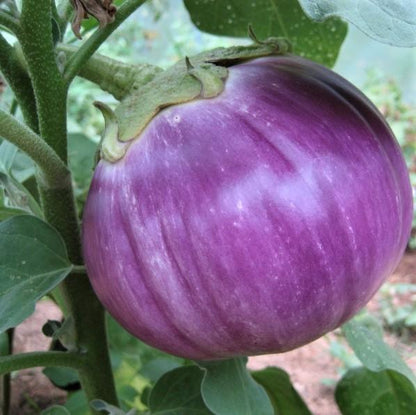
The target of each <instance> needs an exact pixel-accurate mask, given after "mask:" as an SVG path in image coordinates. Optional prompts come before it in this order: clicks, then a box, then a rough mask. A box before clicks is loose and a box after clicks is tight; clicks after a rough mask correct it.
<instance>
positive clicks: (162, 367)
mask: <svg viewBox="0 0 416 415" xmlns="http://www.w3.org/2000/svg"><path fill="white" fill-rule="evenodd" d="M179 366H180V362H179V360H177V359H172V358H171V357H163V356H161V357H157V358H156V359H153V360H150V361H149V362H147V363H146V364H145V365H143V367H142V368H141V369H140V374H141V375H142V376H144V377H145V378H147V379H149V380H150V381H151V382H156V381H157V380H158V379H159V378H160V377H161V376H162V375H164V374H165V373H167V372H169V371H171V370H173V369H176V368H177V367H179Z"/></svg>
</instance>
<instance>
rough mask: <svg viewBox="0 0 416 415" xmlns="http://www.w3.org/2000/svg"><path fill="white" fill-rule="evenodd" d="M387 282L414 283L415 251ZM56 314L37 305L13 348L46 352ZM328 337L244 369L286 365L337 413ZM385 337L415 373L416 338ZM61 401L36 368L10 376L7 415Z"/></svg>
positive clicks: (299, 385) (334, 362) (298, 384)
mask: <svg viewBox="0 0 416 415" xmlns="http://www.w3.org/2000/svg"><path fill="white" fill-rule="evenodd" d="M389 281H390V282H405V283H412V284H416V254H406V255H405V256H404V258H403V260H402V262H401V263H400V265H399V267H398V269H397V270H396V272H395V273H394V274H393V275H392V277H391V278H390V279H389ZM398 301H416V298H414V297H411V296H408V297H406V298H404V299H403V298H401V299H399V300H398ZM370 307H371V309H372V310H375V311H377V309H378V307H379V295H377V296H376V297H375V298H374V299H373V300H372V302H371V304H370ZM59 317H60V311H59V309H57V307H56V306H55V305H54V304H53V303H51V302H49V301H41V302H40V303H38V305H37V307H36V311H35V313H34V314H33V315H32V316H31V317H29V318H28V319H27V320H26V321H25V322H23V323H22V324H21V325H20V326H19V327H18V328H17V329H16V334H15V351H16V352H28V351H34V350H47V349H48V346H49V339H48V338H46V337H45V336H43V334H42V333H41V328H42V325H43V324H44V323H45V322H46V320H48V319H52V320H57V319H59ZM333 341H340V340H339V336H338V334H337V332H334V333H330V334H328V335H327V336H324V337H322V338H321V339H318V340H316V341H315V342H313V343H310V344H309V345H307V346H304V347H302V348H299V349H297V350H294V351H292V352H288V353H284V354H278V355H265V356H257V357H252V358H250V360H249V367H250V368H251V369H261V368H263V367H267V366H279V367H281V368H283V369H285V370H286V371H287V372H288V373H289V375H290V377H291V379H292V382H293V384H294V386H295V388H296V389H297V391H298V392H299V393H300V394H301V395H302V397H303V398H304V399H305V401H306V402H307V404H308V406H309V407H310V409H311V411H312V412H313V413H314V414H315V415H340V412H339V410H338V409H337V406H336V403H335V400H334V388H335V386H334V385H335V383H336V381H337V380H338V379H339V378H340V370H341V368H342V362H341V361H340V360H339V359H338V358H336V357H334V356H333V355H332V354H331V352H330V343H331V342H333ZM387 341H388V342H389V343H391V344H394V345H395V346H396V347H397V348H398V349H399V350H401V352H402V354H403V356H404V358H405V360H406V361H407V363H408V364H409V366H410V367H411V368H412V369H413V370H414V371H415V372H416V346H415V342H413V346H411V345H409V344H406V343H404V342H402V341H401V339H399V338H398V337H396V336H394V335H391V334H389V335H387ZM64 401H65V392H63V391H61V390H59V389H57V388H55V387H54V386H53V385H52V384H51V383H50V382H49V380H48V379H47V378H46V377H45V376H44V375H43V374H42V370H41V369H38V368H37V369H28V370H22V371H20V372H18V373H15V374H13V377H12V411H11V415H34V414H38V413H39V411H40V409H43V408H46V407H48V406H50V405H52V404H59V403H63V402H64ZM236 415H237V414H236Z"/></svg>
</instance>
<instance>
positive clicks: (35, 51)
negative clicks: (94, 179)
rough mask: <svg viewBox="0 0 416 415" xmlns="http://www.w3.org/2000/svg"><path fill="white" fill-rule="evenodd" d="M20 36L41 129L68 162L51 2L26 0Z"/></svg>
mask: <svg viewBox="0 0 416 415" xmlns="http://www.w3.org/2000/svg"><path fill="white" fill-rule="evenodd" d="M20 27H21V30H20V32H19V35H18V38H19V40H20V45H21V47H22V50H23V53H24V57H25V59H26V62H27V65H28V70H29V74H30V77H31V80H32V84H33V89H34V92H35V96H36V106H37V111H38V116H39V132H40V134H41V136H42V137H43V139H44V140H45V141H46V142H47V143H48V144H49V145H50V146H51V147H52V148H53V149H54V150H55V151H56V153H57V154H58V155H59V157H60V158H61V159H62V160H63V161H64V162H65V163H66V161H67V142H66V94H67V88H66V85H65V83H64V81H63V79H62V75H61V73H60V72H59V69H58V65H57V62H56V57H55V50H54V44H53V38H52V13H51V2H50V1H46V0H42V1H39V0H24V1H23V4H22V14H21V18H20Z"/></svg>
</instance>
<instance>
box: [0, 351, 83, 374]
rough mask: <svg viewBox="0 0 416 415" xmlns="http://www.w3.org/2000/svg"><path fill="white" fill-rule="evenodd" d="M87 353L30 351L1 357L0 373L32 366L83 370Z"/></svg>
mask: <svg viewBox="0 0 416 415" xmlns="http://www.w3.org/2000/svg"><path fill="white" fill-rule="evenodd" d="M87 363H88V362H87V359H86V356H85V355H82V354H80V353H75V352H53V351H48V352H30V353H20V354H15V355H8V356H1V357H0V375H4V374H5V373H10V372H12V371H15V370H21V369H28V368H31V367H70V368H72V369H77V370H81V371H82V370H83V369H85V368H86V367H87Z"/></svg>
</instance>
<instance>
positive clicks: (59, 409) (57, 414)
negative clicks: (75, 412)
mask: <svg viewBox="0 0 416 415" xmlns="http://www.w3.org/2000/svg"><path fill="white" fill-rule="evenodd" d="M41 415H71V413H70V412H69V411H68V409H66V408H65V407H64V406H60V405H54V406H51V407H50V408H48V409H45V410H44V411H42V412H41Z"/></svg>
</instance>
